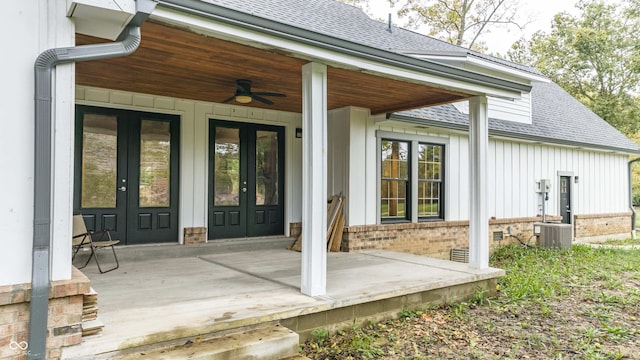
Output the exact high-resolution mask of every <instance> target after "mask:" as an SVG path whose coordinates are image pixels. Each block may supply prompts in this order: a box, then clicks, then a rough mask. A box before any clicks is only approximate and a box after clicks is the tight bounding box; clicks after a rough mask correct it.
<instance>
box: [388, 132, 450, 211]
mask: <svg viewBox="0 0 640 360" xmlns="http://www.w3.org/2000/svg"><path fill="white" fill-rule="evenodd" d="M385 135H387V134H385ZM391 135H393V134H391ZM430 139H431V138H430ZM430 139H429V140H430ZM422 140H424V139H423V138H422V137H417V136H412V137H409V139H408V140H405V139H401V140H397V139H389V138H382V139H381V140H380V218H381V221H382V222H398V221H415V222H417V221H428V220H444V150H445V149H444V145H443V144H437V143H427V142H423V141H422ZM436 141H437V139H436Z"/></svg>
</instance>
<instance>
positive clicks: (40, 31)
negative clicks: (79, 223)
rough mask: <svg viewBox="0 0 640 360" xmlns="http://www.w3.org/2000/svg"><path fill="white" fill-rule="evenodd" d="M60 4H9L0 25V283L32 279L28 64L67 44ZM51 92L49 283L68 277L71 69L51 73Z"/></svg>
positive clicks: (69, 37) (68, 30)
mask: <svg viewBox="0 0 640 360" xmlns="http://www.w3.org/2000/svg"><path fill="white" fill-rule="evenodd" d="M65 6H66V2H64V1H38V0H29V1H8V2H6V3H3V6H2V13H1V14H2V15H1V21H0V34H2V35H0V36H1V43H2V45H3V47H4V48H5V50H6V54H5V56H4V57H3V60H2V70H1V71H2V82H1V85H0V99H2V100H1V101H2V103H0V104H1V105H2V109H3V112H4V115H3V118H4V119H5V120H6V121H4V122H3V124H4V129H3V131H2V132H0V144H2V155H1V158H0V164H1V166H2V168H3V169H5V172H4V174H3V180H2V182H1V184H2V186H1V187H0V249H2V251H0V286H1V285H8V284H20V283H27V282H30V281H31V248H32V242H33V166H34V165H33V156H34V151H33V148H34V135H33V134H34V133H33V131H34V125H33V124H34V85H33V83H34V80H33V79H34V76H33V73H34V70H33V67H34V63H35V60H36V58H37V56H38V55H39V54H40V53H41V52H42V51H44V50H46V49H48V48H53V47H61V46H70V45H72V44H73V34H74V31H73V24H72V23H71V21H69V20H68V19H67V18H66V16H65V15H66V8H65ZM54 93H55V96H56V99H57V103H56V107H55V112H54V117H55V120H54V121H55V137H54V142H55V144H56V150H55V152H54V153H53V154H52V157H53V161H54V166H55V167H56V172H55V175H54V177H55V181H54V188H53V192H54V198H53V204H52V209H53V212H54V217H53V219H52V220H53V221H52V222H53V224H52V235H53V246H52V259H53V262H52V267H51V270H52V278H53V279H54V280H59V279H68V278H69V277H70V275H71V266H70V261H71V255H70V250H69V249H70V247H71V235H70V234H71V223H70V215H71V211H72V210H71V205H72V204H71V198H70V196H69V195H70V193H68V192H67V191H68V189H69V188H71V187H72V183H71V182H72V179H73V177H72V176H71V177H70V176H69V169H70V166H69V164H70V163H71V161H72V159H73V158H72V157H70V156H69V154H70V147H71V146H72V143H71V144H69V143H67V141H68V139H69V137H70V136H71V128H70V124H72V119H73V115H72V114H73V113H72V112H71V110H72V106H73V105H72V104H73V101H72V100H73V98H72V94H73V66H72V65H63V66H58V68H57V69H56V82H55V88H54Z"/></svg>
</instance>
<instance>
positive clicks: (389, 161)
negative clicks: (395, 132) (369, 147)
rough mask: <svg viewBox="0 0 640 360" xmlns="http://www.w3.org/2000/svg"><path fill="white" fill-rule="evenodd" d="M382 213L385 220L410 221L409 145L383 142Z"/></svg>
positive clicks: (389, 141) (398, 142)
mask: <svg viewBox="0 0 640 360" xmlns="http://www.w3.org/2000/svg"><path fill="white" fill-rule="evenodd" d="M380 186H381V189H380V213H381V214H382V218H383V219H408V218H409V211H408V205H409V202H408V195H409V193H410V191H409V143H408V142H406V141H404V142H403V141H395V140H382V175H381V181H380Z"/></svg>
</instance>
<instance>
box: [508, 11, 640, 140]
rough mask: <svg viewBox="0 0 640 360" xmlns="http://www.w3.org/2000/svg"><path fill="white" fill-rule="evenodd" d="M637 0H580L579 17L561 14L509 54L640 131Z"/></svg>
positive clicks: (620, 124) (628, 130)
mask: <svg viewBox="0 0 640 360" xmlns="http://www.w3.org/2000/svg"><path fill="white" fill-rule="evenodd" d="M638 4H639V2H638V1H633V2H627V3H626V4H625V5H623V6H614V5H610V4H606V3H604V2H603V1H601V0H586V1H584V0H583V1H580V2H579V3H578V4H577V5H576V6H577V8H578V9H579V10H580V11H581V14H580V15H578V16H572V15H569V14H566V13H560V14H557V15H556V16H555V17H554V19H553V22H552V28H551V32H550V33H549V34H546V33H543V32H537V33H535V34H534V35H533V37H532V39H531V40H530V41H529V42H528V43H527V42H526V41H524V40H520V41H518V42H517V43H516V44H514V45H513V46H512V50H511V51H510V52H509V53H508V54H507V57H508V58H509V59H510V60H512V61H516V62H526V63H528V64H529V65H532V66H534V67H536V68H538V69H539V70H540V71H542V72H543V73H544V74H545V75H547V76H549V77H550V78H551V79H552V80H553V81H554V82H556V83H557V84H558V85H560V86H562V87H563V88H564V89H565V90H566V91H567V92H569V93H570V94H571V95H573V96H574V97H575V98H577V99H578V100H579V101H581V102H582V103H583V104H585V105H586V106H587V107H589V108H590V109H591V110H592V111H593V112H595V113H596V114H598V115H599V116H600V117H602V118H603V119H605V120H606V121H608V122H609V123H610V124H611V125H613V126H614V127H616V128H618V129H619V130H620V131H622V132H623V133H625V134H627V135H632V134H635V133H636V132H637V131H638V130H639V121H638V116H639V115H640V107H639V101H638V97H637V94H638V90H640V88H639V84H640V53H639V51H638V50H640V41H639V40H638V36H637V34H638V32H639V30H640V17H639V16H638V14H639V11H638V10H639V9H640V6H638Z"/></svg>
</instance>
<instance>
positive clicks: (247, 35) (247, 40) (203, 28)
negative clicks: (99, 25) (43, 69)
mask: <svg viewBox="0 0 640 360" xmlns="http://www.w3.org/2000/svg"><path fill="white" fill-rule="evenodd" d="M151 18H152V19H154V20H158V21H161V22H163V23H167V24H172V25H176V26H179V27H183V28H184V27H186V28H188V29H190V30H192V31H194V32H196V33H200V34H203V35H207V36H213V37H216V38H220V39H223V40H229V41H233V42H237V43H241V44H245V45H249V46H253V47H257V48H263V49H279V50H283V51H285V52H288V53H291V54H294V56H296V57H298V58H304V59H308V60H309V61H315V62H320V63H324V64H326V65H330V66H333V67H337V68H344V69H351V70H354V71H360V72H364V73H368V74H372V75H378V76H382V77H387V78H392V79H396V80H400V81H404V82H410V83H414V84H422V85H427V86H431V87H435V88H442V89H446V90H450V91H456V92H461V93H465V94H469V95H470V96H473V95H488V96H496V97H501V98H507V99H519V98H520V95H521V93H520V92H518V91H509V90H503V89H496V88H493V87H490V86H483V85H481V84H472V83H467V82H464V81H460V80H455V79H450V78H446V77H442V76H436V75H430V74H425V73H423V72H419V71H413V70H408V69H403V68H400V67H394V66H391V65H389V64H383V63H378V62H375V61H371V60H368V59H362V58H359V57H356V56H353V55H348V54H343V53H340V52H337V51H331V50H327V49H320V48H318V47H314V46H311V45H308V44H302V43H299V42H295V41H292V40H289V39H283V38H280V37H276V36H272V35H269V34H265V33H261V32H258V31H253V30H248V29H244V28H241V27H238V26H232V25H229V24H224V23H222V22H218V21H214V20H209V19H204V18H200V17H196V16H193V15H189V14H185V13H182V12H178V11H174V10H170V9H166V8H162V7H158V8H156V10H155V11H154V12H153V14H152V15H151Z"/></svg>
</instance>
